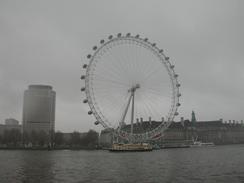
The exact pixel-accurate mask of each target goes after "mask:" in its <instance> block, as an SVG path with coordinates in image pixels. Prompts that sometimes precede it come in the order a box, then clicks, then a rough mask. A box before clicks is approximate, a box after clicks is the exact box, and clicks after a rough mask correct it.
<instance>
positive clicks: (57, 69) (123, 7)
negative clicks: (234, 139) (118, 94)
mask: <svg viewBox="0 0 244 183" xmlns="http://www.w3.org/2000/svg"><path fill="white" fill-rule="evenodd" d="M243 9H244V3H243V1H241V0H232V1H227V0H215V1H212V0H204V1H203V0H202V1H200V0H185V1H175V0H173V1H172V0H169V1H162V0H158V1H156V0H151V1H146V0H144V1H142V0H135V1H129V0H123V1H122V0H121V1H115V0H104V1H95V0H87V1H85V0H84V1H61V0H53V1H47V0H43V1H27V0H23V1H17V0H16V1H7V0H6V1H5V0H1V1H0V123H3V122H4V119H6V118H9V117H13V118H16V119H17V120H19V121H22V105H23V93H24V90H25V89H27V87H28V85H30V84H48V85H51V86H53V90H55V91H56V93H57V95H56V130H61V131H64V132H70V131H73V130H78V131H87V130H88V129H91V128H92V129H96V130H99V129H101V128H100V127H97V126H95V125H94V124H93V122H94V121H95V118H94V117H93V116H88V115H87V111H88V110H89V108H88V106H87V105H85V104H83V103H82V100H83V99H84V98H85V96H84V94H82V93H81V92H80V88H81V87H82V86H83V82H82V81H81V80H80V75H81V74H82V73H84V70H83V69H82V65H83V64H84V63H86V61H87V60H86V55H87V54H89V53H91V48H92V47H93V46H94V45H97V44H98V43H99V41H100V39H107V37H108V35H110V34H113V35H115V34H117V33H119V32H121V33H124V34H125V33H127V32H131V34H132V35H135V34H140V35H141V36H142V37H148V38H149V40H150V41H152V42H156V43H157V45H158V47H160V48H162V49H164V51H165V54H166V55H167V56H169V57H170V60H171V62H172V63H173V64H175V70H176V72H177V73H178V74H179V81H180V83H181V88H180V91H181V93H182V98H181V100H180V101H181V104H182V105H181V107H180V108H179V113H180V115H179V117H180V116H184V117H185V118H190V114H191V111H192V110H194V111H195V112H196V117H197V120H216V119H219V118H223V119H224V120H229V119H235V120H238V121H240V120H241V119H244V115H243V109H244V97H243V93H244V85H243V80H244V72H243V68H244V36H243V32H244V21H243V20H244V11H243ZM179 117H177V118H176V120H179Z"/></svg>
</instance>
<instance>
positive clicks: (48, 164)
mask: <svg viewBox="0 0 244 183" xmlns="http://www.w3.org/2000/svg"><path fill="white" fill-rule="evenodd" d="M21 156H22V157H21V160H22V163H21V164H22V165H21V167H20V170H19V174H20V175H21V181H22V182H44V183H45V182H50V180H53V178H54V171H53V165H54V162H53V153H51V152H48V151H21Z"/></svg>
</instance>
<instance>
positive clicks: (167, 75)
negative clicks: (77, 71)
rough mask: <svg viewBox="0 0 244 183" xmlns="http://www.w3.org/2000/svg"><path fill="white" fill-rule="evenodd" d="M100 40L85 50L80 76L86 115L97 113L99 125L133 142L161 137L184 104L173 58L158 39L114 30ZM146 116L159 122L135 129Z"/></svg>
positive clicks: (149, 119)
mask: <svg viewBox="0 0 244 183" xmlns="http://www.w3.org/2000/svg"><path fill="white" fill-rule="evenodd" d="M99 44H100V45H99V46H94V47H93V48H92V50H93V53H92V54H88V55H87V63H86V64H84V65H83V68H84V69H85V74H83V75H82V76H81V79H82V80H84V81H85V83H84V85H83V87H82V88H81V91H82V92H85V95H86V98H85V99H84V100H83V102H84V103H88V105H89V107H90V111H88V114H89V115H92V114H93V115H94V116H95V118H96V122H95V124H100V125H102V126H103V127H104V128H112V129H114V130H115V133H116V135H118V136H119V137H121V138H124V139H128V140H130V141H141V142H142V141H145V140H153V139H157V138H159V137H161V136H162V135H163V132H164V130H166V129H167V128H168V127H169V125H170V124H171V122H172V121H173V119H174V117H175V116H176V115H178V112H177V109H178V107H179V106H180V103H179V97H180V96H181V94H180V92H179V87H180V84H179V82H178V75H177V74H176V73H175V70H174V65H172V64H171V63H170V61H169V57H167V56H166V55H165V54H164V51H163V50H162V49H160V48H158V47H157V46H156V43H151V42H149V41H148V39H147V38H141V37H140V36H139V35H135V36H132V35H131V34H130V33H127V34H125V35H122V34H121V33H119V34H117V35H116V36H114V37H113V36H112V35H110V36H109V37H108V39H107V40H101V41H100V43H99ZM139 119H140V120H139ZM143 120H147V121H148V122H149V123H151V121H157V122H160V123H159V125H157V126H156V127H155V128H149V127H148V129H144V130H142V131H139V132H138V131H136V130H135V128H136V126H137V125H140V123H141V121H143ZM128 126H129V128H126V127H128ZM128 129H129V130H128Z"/></svg>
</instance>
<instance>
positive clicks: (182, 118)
mask: <svg viewBox="0 0 244 183" xmlns="http://www.w3.org/2000/svg"><path fill="white" fill-rule="evenodd" d="M180 123H181V125H182V126H183V127H184V126H185V123H184V117H181V118H180Z"/></svg>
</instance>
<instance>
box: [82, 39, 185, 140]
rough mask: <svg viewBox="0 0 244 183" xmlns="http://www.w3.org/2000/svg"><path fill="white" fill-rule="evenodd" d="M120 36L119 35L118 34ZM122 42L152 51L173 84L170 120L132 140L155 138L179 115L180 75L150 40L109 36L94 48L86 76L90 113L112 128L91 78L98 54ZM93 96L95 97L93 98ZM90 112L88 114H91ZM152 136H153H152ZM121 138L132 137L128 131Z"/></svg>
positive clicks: (89, 57) (89, 56)
mask: <svg viewBox="0 0 244 183" xmlns="http://www.w3.org/2000/svg"><path fill="white" fill-rule="evenodd" d="M118 35H119V34H118ZM121 40H125V41H132V42H136V43H138V44H140V46H143V47H144V48H146V49H148V50H150V51H152V52H153V53H154V54H155V55H156V56H157V57H158V58H159V60H160V61H162V64H163V65H164V67H165V68H166V69H167V71H168V75H169V78H170V82H171V87H172V89H171V90H172V96H171V97H172V98H171V106H170V110H169V112H168V115H167V116H168V119H166V123H164V124H160V125H159V126H158V127H157V128H155V129H153V130H151V131H148V132H145V133H143V134H139V135H138V134H135V135H134V136H133V137H132V138H134V137H136V136H141V137H140V138H153V137H154V136H155V134H160V133H161V132H162V131H163V130H164V128H166V127H168V126H169V125H170V123H171V122H172V121H173V119H174V117H175V116H176V115H177V114H178V112H177V109H178V107H179V105H180V103H179V97H180V92H179V86H180V84H179V82H178V75H177V74H176V73H175V71H174V66H173V65H172V64H171V63H170V61H169V57H167V56H166V55H165V54H164V52H163V51H162V50H161V49H159V48H158V47H157V46H156V44H155V43H151V42H149V41H148V39H147V38H146V39H142V38H140V37H139V36H134V37H133V36H130V35H129V36H128V34H127V35H125V36H122V35H120V36H117V37H111V36H109V40H108V41H106V42H105V41H104V40H101V41H100V43H101V45H100V46H99V47H97V46H94V47H93V50H94V53H93V54H92V55H88V56H87V58H88V60H89V63H88V64H86V65H87V66H86V75H85V93H86V97H87V98H86V100H87V103H88V105H89V107H90V110H91V111H89V112H90V113H91V114H93V115H94V116H95V118H96V120H97V121H98V122H99V123H100V124H101V125H102V126H103V127H104V128H110V127H111V125H110V124H109V121H108V120H107V119H106V116H104V115H103V114H102V112H101V111H100V110H99V106H98V105H97V103H96V101H95V97H94V93H93V91H92V90H93V89H92V86H91V85H92V83H91V82H90V76H91V71H90V70H91V69H92V68H91V66H92V64H93V62H94V58H96V56H97V55H98V53H99V52H100V51H101V50H102V49H103V48H105V46H107V45H109V44H112V43H116V42H117V41H121ZM92 95H93V96H92ZM89 112H88V113H89ZM150 134H152V135H150ZM119 135H120V136H125V137H128V138H129V137H130V134H129V133H128V132H126V131H122V132H121V133H119Z"/></svg>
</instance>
